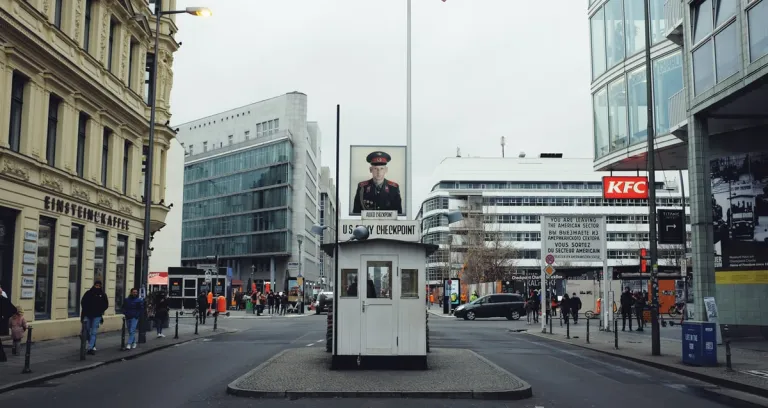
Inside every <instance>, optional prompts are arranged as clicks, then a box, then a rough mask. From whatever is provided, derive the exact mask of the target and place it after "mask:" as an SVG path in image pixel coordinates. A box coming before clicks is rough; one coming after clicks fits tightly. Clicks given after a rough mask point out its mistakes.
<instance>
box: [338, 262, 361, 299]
mask: <svg viewBox="0 0 768 408" xmlns="http://www.w3.org/2000/svg"><path fill="white" fill-rule="evenodd" d="M341 288H342V291H341V293H342V295H341V297H352V298H356V297H357V269H342V270H341Z"/></svg>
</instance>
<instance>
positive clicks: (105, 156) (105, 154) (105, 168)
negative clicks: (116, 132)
mask: <svg viewBox="0 0 768 408" xmlns="http://www.w3.org/2000/svg"><path fill="white" fill-rule="evenodd" d="M111 135H112V131H111V130H110V129H109V128H107V127H105V128H104V133H102V138H101V185H102V186H104V187H108V185H107V180H108V175H109V173H111V172H110V171H109V139H110V136H111Z"/></svg>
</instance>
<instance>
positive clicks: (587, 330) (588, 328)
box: [587, 319, 589, 344]
mask: <svg viewBox="0 0 768 408" xmlns="http://www.w3.org/2000/svg"><path fill="white" fill-rule="evenodd" d="M587 344H589V319H587Z"/></svg>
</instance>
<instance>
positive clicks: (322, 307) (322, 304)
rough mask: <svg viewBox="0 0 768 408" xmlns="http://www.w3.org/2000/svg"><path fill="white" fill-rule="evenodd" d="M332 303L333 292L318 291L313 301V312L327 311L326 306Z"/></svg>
mask: <svg viewBox="0 0 768 408" xmlns="http://www.w3.org/2000/svg"><path fill="white" fill-rule="evenodd" d="M332 304H333V292H320V294H319V295H317V302H316V303H315V314H320V313H321V312H327V311H328V306H330V305H332Z"/></svg>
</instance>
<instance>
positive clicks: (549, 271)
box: [544, 265, 555, 276]
mask: <svg viewBox="0 0 768 408" xmlns="http://www.w3.org/2000/svg"><path fill="white" fill-rule="evenodd" d="M544 272H545V273H546V274H547V276H552V274H554V273H555V268H554V267H553V266H552V265H547V266H545V267H544Z"/></svg>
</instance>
